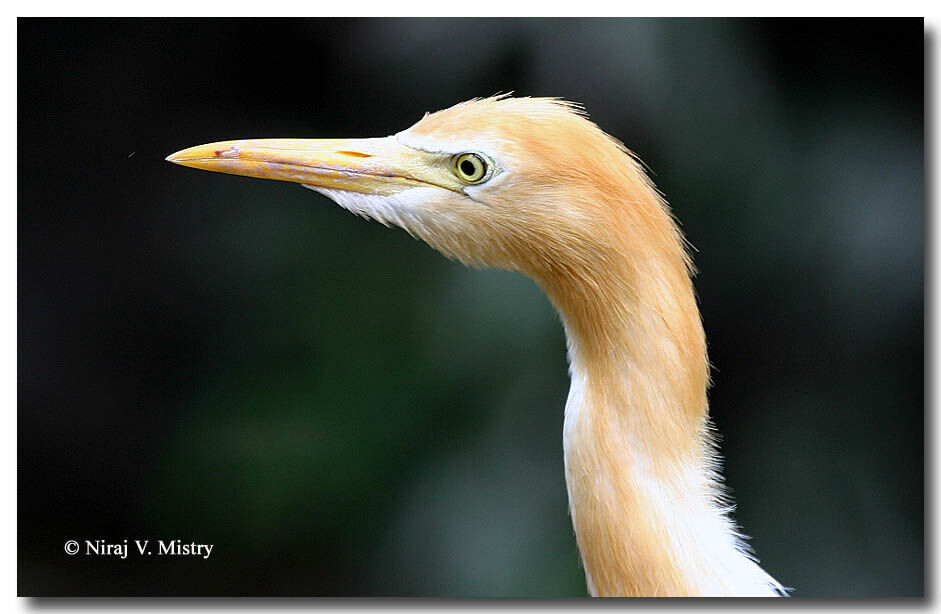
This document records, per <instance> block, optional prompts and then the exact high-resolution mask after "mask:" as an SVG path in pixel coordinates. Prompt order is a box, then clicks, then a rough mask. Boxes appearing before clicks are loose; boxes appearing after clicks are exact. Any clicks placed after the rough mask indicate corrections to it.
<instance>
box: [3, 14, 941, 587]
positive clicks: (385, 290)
mask: <svg viewBox="0 0 941 614" xmlns="http://www.w3.org/2000/svg"><path fill="white" fill-rule="evenodd" d="M924 40H925V39H924V34H923V24H922V21H921V20H920V19H918V20H909V21H834V20H819V21H801V20H782V21H750V20H748V21H744V20H525V19H520V20H440V19H416V20H360V19H355V20H287V21H285V20H230V21H216V20H211V21H200V20H166V19H160V20H127V21H123V20H122V21H102V20H20V21H19V28H18V45H19V58H18V59H19V70H18V79H19V88H18V92H19V93H18V96H19V98H18V106H19V129H18V130H19V143H18V147H19V151H18V178H19V208H18V243H19V263H18V264H19V281H18V293H19V299H18V317H19V322H18V324H19V369H18V381H19V391H18V392H19V408H18V411H19V420H18V428H19V433H18V435H19V483H18V493H19V501H18V508H19V509H18V511H19V515H18V519H19V527H18V528H19V541H18V554H19V593H20V594H21V595H204V594H206V595H439V596H442V595H443V596H471V595H482V596H517V595H520V596H563V595H584V594H585V586H584V579H583V574H582V570H581V568H580V564H579V561H578V555H577V552H576V548H575V541H574V537H573V535H572V530H571V528H570V522H569V518H568V514H567V508H566V496H565V485H564V481H563V468H562V447H561V427H562V410H563V406H564V403H565V397H566V394H567V389H568V378H567V373H566V361H565V343H564V338H563V334H562V329H561V326H560V324H559V323H558V321H557V319H556V317H555V316H554V314H553V312H552V310H551V308H550V306H549V304H548V302H547V301H546V300H545V298H544V297H543V296H542V295H541V293H540V292H539V291H538V289H537V287H536V286H535V284H533V283H532V282H530V281H529V280H528V279H526V278H524V277H521V276H518V275H513V274H509V273H505V272H499V271H474V270H468V269H465V268H462V267H461V266H459V265H457V264H454V263H451V262H449V261H447V260H445V259H444V258H443V257H441V256H440V255H438V254H437V253H435V252H433V251H432V250H431V249H430V248H428V247H426V246H425V245H423V244H421V243H418V242H416V241H414V240H412V239H411V238H410V237H409V236H408V235H406V233H404V232H402V231H398V230H390V229H386V228H384V227H382V226H380V225H378V224H375V223H369V222H366V221H364V220H361V219H359V218H356V217H354V216H352V215H350V214H349V213H347V212H345V211H343V210H341V209H340V208H339V207H337V206H335V205H333V204H332V203H331V202H329V201H328V200H327V199H326V198H324V197H322V196H319V195H317V194H315V193H313V192H310V191H308V190H304V189H301V188H300V187H298V186H295V185H290V184H287V183H277V182H266V181H259V180H253V179H246V178H241V177H231V176H225V175H218V174H212V173H205V172H197V171H193V170H190V169H185V168H180V167H175V166H173V165H170V164H168V163H166V162H164V160H163V158H164V157H165V156H166V155H168V154H169V153H171V152H173V151H176V150H178V149H182V148H184V147H188V146H191V145H196V144H200V143H204V142H210V141H216V140H223V139H233V138H253V137H274V136H282V137H332V136H344V137H365V136H384V135H388V134H392V133H394V132H397V131H399V130H402V129H404V128H406V127H408V126H409V125H410V124H411V123H413V122H414V121H416V120H418V119H419V118H420V117H421V116H422V114H423V113H424V112H425V111H433V110H437V109H440V108H444V107H447V106H450V105H452V104H454V103H456V102H459V101H461V100H464V99H467V98H471V97H474V96H486V95H490V94H493V93H495V92H498V91H509V90H513V91H515V92H516V93H517V94H518V95H536V96H561V97H565V98H568V99H571V100H575V101H578V102H581V103H584V105H585V106H586V107H587V109H588V110H589V112H590V113H591V116H592V118H593V119H594V120H595V121H596V122H597V123H598V124H599V125H600V126H601V127H602V128H604V129H605V130H606V131H608V132H610V133H611V134H613V135H615V136H616V137H618V138H619V139H621V140H623V141H624V142H625V143H626V144H627V145H628V146H629V147H631V148H632V149H634V150H635V151H636V152H637V153H638V154H639V155H640V156H641V157H642V158H643V159H644V160H645V161H646V163H647V164H648V165H649V166H650V168H651V169H652V170H653V173H654V178H655V180H656V182H657V184H658V186H659V188H660V189H661V190H662V191H663V192H664V193H665V194H666V195H667V198H668V199H669V200H670V202H671V203H672V205H673V207H674V210H675V212H676V214H677V216H678V217H679V219H680V220H681V221H682V223H683V228H684V229H685V231H686V233H687V236H688V238H689V239H690V241H691V242H692V243H693V245H695V246H696V248H697V250H698V251H697V252H696V263H697V265H698V267H699V269H700V271H701V273H700V275H699V277H698V278H697V280H696V286H697V289H698V293H699V296H700V300H701V306H702V311H703V317H704V320H705V326H706V330H707V334H708V336H709V344H710V345H709V347H710V356H711V359H712V362H713V363H714V365H715V367H716V370H715V373H714V381H715V385H714V387H713V389H712V392H711V399H712V412H713V416H714V417H715V421H716V423H717V425H718V428H719V430H720V431H721V432H722V434H723V436H724V437H723V442H722V449H723V452H724V454H725V457H726V465H727V466H726V476H727V479H728V483H729V485H730V486H731V488H732V489H733V492H734V495H735V497H736V501H737V503H738V511H737V514H736V517H737V519H738V520H739V521H740V523H741V524H742V526H743V527H744V531H745V532H746V533H747V534H749V535H751V536H752V537H753V540H752V544H753V545H754V546H755V548H756V549H757V551H758V554H759V555H760V558H761V560H762V563H763V565H764V566H765V567H766V569H767V570H768V571H769V572H770V573H772V574H773V575H774V576H775V577H777V578H778V579H779V580H780V581H781V582H782V583H783V584H785V585H787V586H792V587H794V588H795V589H796V590H795V592H794V595H795V596H883V595H920V594H921V593H922V592H923V587H924V536H925V535H924V525H923V523H924V513H923V506H924V488H923V478H924V469H923V461H924V446H923V419H924V415H923V412H924V401H923V399H924V397H923V395H924V379H923V366H924V360H923V356H924V354H923V332H924V330H923V315H924V298H923V297H924V282H923V272H924V258H923V256H924V223H925V219H924V218H925V205H924V202H925V201H924V173H923V161H924V160H923V154H924V151H923V111H924V109H923V59H924V49H925V46H924ZM177 538H178V539H182V540H184V541H186V542H189V541H197V542H203V543H212V544H215V549H214V550H213V553H212V556H211V558H210V559H208V560H202V559H195V560H180V559H171V558H168V557H149V558H148V557H143V558H141V557H138V556H135V555H134V554H133V553H132V554H131V555H129V557H128V559H127V560H120V559H117V560H113V559H108V558H94V557H86V556H81V555H80V556H75V557H69V556H67V555H66V554H65V553H64V551H63V544H64V542H65V541H66V540H68V539H77V540H79V541H83V540H85V539H107V540H115V541H120V540H123V539H128V540H133V539H151V540H156V539H177ZM132 548H133V545H132Z"/></svg>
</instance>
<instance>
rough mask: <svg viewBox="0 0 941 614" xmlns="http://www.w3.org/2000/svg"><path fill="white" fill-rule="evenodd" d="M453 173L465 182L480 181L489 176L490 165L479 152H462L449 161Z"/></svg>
mask: <svg viewBox="0 0 941 614" xmlns="http://www.w3.org/2000/svg"><path fill="white" fill-rule="evenodd" d="M451 166H452V168H453V170H454V174H455V175H457V176H458V178H459V179H460V180H461V181H465V182H467V183H481V182H483V181H485V180H486V179H488V178H489V177H490V167H489V165H488V164H487V161H486V160H485V159H484V157H483V156H481V155H480V154H475V153H470V152H468V153H462V154H458V155H456V156H454V159H453V161H452V163H451Z"/></svg>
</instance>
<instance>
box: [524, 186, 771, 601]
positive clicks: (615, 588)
mask: <svg viewBox="0 0 941 614" xmlns="http://www.w3.org/2000/svg"><path fill="white" fill-rule="evenodd" d="M642 204H643V205H644V206H646V208H647V209H646V211H642V215H643V218H644V220H645V223H647V224H652V225H653V228H655V229H656V230H657V232H658V233H659V234H657V236H656V237H649V236H648V237H637V236H624V237H623V242H621V244H620V245H617V246H612V249H611V250H610V251H609V252H608V253H596V254H595V255H594V256H595V257H594V258H583V259H582V261H583V262H592V261H594V262H598V261H600V262H604V263H605V264H604V266H603V267H596V268H587V267H582V268H578V267H576V266H566V267H563V268H560V269H557V270H555V271H553V272H552V273H551V274H545V275H542V278H541V279H540V280H539V281H540V284H541V285H542V286H543V288H544V289H545V290H546V292H547V294H548V295H549V296H550V298H551V299H552V301H553V303H554V304H555V306H556V308H557V309H558V311H559V312H560V314H561V316H562V319H563V321H564V324H565V330H566V336H567V341H568V345H569V358H570V371H571V376H572V386H571V390H570V393H569V398H568V402H567V404H566V408H565V423H564V434H563V440H564V449H565V471H566V484H567V487H568V494H569V508H570V513H571V516H572V520H573V524H574V527H575V533H576V537H577V540H578V545H579V550H580V552H581V555H582V560H583V563H584V566H585V572H586V577H587V581H588V587H589V590H590V592H591V593H592V594H593V595H600V596H691V595H767V596H771V595H774V594H775V592H774V591H773V590H772V588H771V587H772V586H774V585H775V583H774V580H773V579H771V578H770V577H769V576H768V575H767V574H766V573H765V572H764V571H763V570H761V568H760V567H758V565H757V564H755V562H754V561H752V560H751V559H750V558H749V557H748V556H747V555H745V554H744V553H743V546H742V545H741V543H740V541H739V539H738V537H737V533H736V532H735V527H734V525H733V523H732V521H731V520H730V519H729V518H728V516H727V514H726V512H727V508H726V507H723V505H722V503H721V496H720V491H719V488H718V486H717V479H719V478H718V475H717V473H716V469H715V468H716V467H717V464H718V461H717V457H716V454H715V451H714V449H713V446H712V442H711V439H710V437H709V423H708V404H707V398H706V387H707V384H708V378H709V374H708V361H707V358H706V344H705V336H704V333H703V328H702V324H701V320H700V316H699V310H698V308H697V306H696V301H695V297H694V293H693V288H692V282H691V279H690V274H689V269H688V267H687V259H686V258H687V257H686V254H685V251H684V248H683V245H682V239H681V237H680V234H679V231H678V229H677V228H676V227H675V225H674V223H673V221H672V218H671V217H670V214H669V212H668V211H667V210H666V208H665V206H664V205H663V204H662V203H661V202H660V201H659V199H658V198H657V197H656V196H655V195H653V194H651V195H650V196H649V199H648V202H646V203H642ZM634 227H635V228H637V226H636V225H634ZM632 246H644V252H643V253H639V252H635V251H633V248H632ZM593 249H597V246H595V247H594V248H593ZM563 269H564V271H563Z"/></svg>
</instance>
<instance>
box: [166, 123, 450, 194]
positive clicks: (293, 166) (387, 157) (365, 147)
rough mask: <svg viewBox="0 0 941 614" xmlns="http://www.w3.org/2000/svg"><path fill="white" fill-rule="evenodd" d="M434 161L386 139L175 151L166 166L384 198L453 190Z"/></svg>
mask: <svg viewBox="0 0 941 614" xmlns="http://www.w3.org/2000/svg"><path fill="white" fill-rule="evenodd" d="M434 157H435V154H429V153H427V152H424V151H420V150H416V149H412V148H410V147H406V146H404V145H402V144H401V143H399V142H398V141H397V140H396V139H395V138H394V137H385V138H376V139H248V140H241V141H221V142H218V143H209V144H208V145H198V146H196V147H190V148H189V149H184V150H182V151H178V152H176V153H175V154H172V155H170V156H168V157H167V160H168V161H170V162H173V163H174V164H180V165H183V166H190V167H193V168H199V169H203V170H207V171H216V172H218V173H229V174H231V175H245V176H248V177H258V178H261V179H277V180H280V181H293V182H295V183H302V184H306V185H311V186H317V187H322V188H329V189H334V190H346V191H349V192H360V193H364V194H379V195H384V196H388V195H392V194H396V193H398V192H401V191H402V190H407V189H409V188H415V187H422V186H424V187H428V186H434V187H439V188H445V189H449V190H452V189H453V188H452V187H450V186H447V185H441V183H444V182H440V181H435V180H434V179H437V178H438V177H437V175H438V174H437V173H435V172H431V173H429V170H430V169H429V166H430V167H431V169H433V168H434V167H435V165H436V164H435V163H436V162H437V160H435V159H433V158H434ZM423 175H424V177H425V178H424V179H423V178H422V176H423ZM429 178H433V179H431V180H429Z"/></svg>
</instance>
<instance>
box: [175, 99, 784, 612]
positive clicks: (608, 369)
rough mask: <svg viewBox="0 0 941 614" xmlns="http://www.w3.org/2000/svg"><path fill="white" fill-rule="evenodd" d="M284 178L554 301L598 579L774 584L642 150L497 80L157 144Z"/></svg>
mask: <svg viewBox="0 0 941 614" xmlns="http://www.w3.org/2000/svg"><path fill="white" fill-rule="evenodd" d="M167 160H169V161H170V162H174V163H176V164H181V165H184V166H190V167H194V168H198V169H204V170H210V171H217V172H221V173H230V174H235V175H247V176H250V177H259V178H266V179H278V180H282V181H292V182H296V183H299V184H301V185H303V186H304V187H307V188H310V189H312V190H314V191H316V192H319V193H321V194H323V195H324V196H326V197H328V198H330V199H332V200H333V201H335V202H336V203H337V204H339V205H340V206H342V207H344V208H346V209H348V210H349V211H351V212H353V213H356V214H358V215H361V216H364V217H366V218H369V219H373V220H376V221H379V222H381V223H383V224H385V225H387V226H389V225H392V226H398V227H401V228H403V229H405V230H406V231H407V232H409V233H410V234H411V235H413V236H414V237H416V238H418V239H421V240H423V241H425V242H426V243H428V244H429V245H431V246H432V247H433V248H435V249H436V250H438V251H440V252H441V253H443V254H444V255H445V256H448V257H450V258H454V259H456V260H458V261H460V262H462V263H464V264H466V265H471V266H487V267H498V268H502V269H507V270H510V271H517V272H520V273H523V274H525V275H528V276H529V277H531V278H532V279H533V280H535V281H536V283H538V284H539V286H540V287H541V288H542V289H543V291H544V292H545V293H546V295H547V296H548V297H549V299H550V301H551V302H552V304H553V305H554V307H555V308H556V310H557V311H558V313H559V315H560V317H561V319H562V322H563V325H564V329H565V334H566V340H567V345H568V359H569V372H570V375H571V388H570V391H569V395H568V399H567V401H566V404H565V414H564V422H563V433H562V441H563V449H564V459H565V478H566V488H567V491H568V500H569V512H570V514H571V518H572V524H573V526H574V530H575V537H576V541H577V543H578V548H579V552H580V554H581V559H582V563H583V566H584V570H585V577H586V583H587V587H588V591H589V592H590V593H591V594H592V595H595V596H645V597H655V596H778V595H783V594H785V589H783V588H782V586H781V585H780V584H779V583H778V582H777V581H775V580H774V579H773V578H772V577H771V576H770V575H769V574H768V573H766V572H765V571H764V570H763V569H762V568H761V567H760V566H759V565H758V562H757V560H756V559H755V558H754V556H753V554H752V552H751V550H750V549H749V548H748V547H747V546H746V545H745V544H744V542H743V539H744V538H743V536H742V535H741V534H740V533H739V532H738V529H737V527H736V525H735V523H734V521H733V520H732V519H731V517H730V510H731V504H730V502H729V500H728V498H727V496H726V493H725V492H724V490H723V488H722V477H721V474H720V471H719V455H718V452H717V448H716V445H715V440H714V433H713V430H712V426H711V423H710V421H709V408H708V401H707V395H706V389H707V387H708V383H709V362H708V359H707V356H706V340H705V334H704V331H703V326H702V322H701V318H700V314H699V310H698V307H697V305H696V299H695V295H694V290H693V284H692V274H693V268H692V263H691V260H690V256H689V253H688V251H687V249H686V245H685V243H684V238H683V236H682V234H681V232H680V230H679V228H678V226H677V224H676V222H675V221H674V219H673V216H672V214H671V211H670V209H669V207H668V205H667V204H666V202H665V201H664V199H663V198H662V197H661V196H660V195H659V193H658V192H657V190H656V188H655V187H654V186H653V184H652V182H651V180H650V179H649V178H648V176H647V175H646V173H645V172H644V170H643V169H642V167H641V164H640V162H639V161H638V159H637V158H636V157H635V156H634V155H633V154H632V153H631V152H630V151H629V150H628V149H627V148H625V147H624V145H622V144H621V143H620V142H619V141H617V140H616V139H614V138H613V137H611V136H609V135H608V134H606V133H605V132H603V131H602V130H601V129H600V128H599V127H598V126H597V125H595V124H594V123H592V122H591V121H590V120H589V119H588V117H587V115H586V114H585V112H584V111H583V109H582V108H581V107H580V106H579V105H576V104H573V103H570V102H567V101H564V100H561V99H557V98H519V97H509V96H495V97H491V98H485V99H474V100H470V101H467V102H463V103H460V104H457V105H455V106H453V107H451V108H448V109H445V110H443V111H438V112H436V113H432V114H428V113H426V114H425V116H424V117H423V118H422V119H421V120H420V121H418V122H417V123H416V124H414V125H413V126H412V127H410V128H408V129H407V130H404V131H403V132H399V133H397V134H395V135H392V136H388V137H384V138H367V139H249V140H235V141H222V142H218V143H211V144H208V145H200V146H197V147H191V148H189V149H185V150H183V151H179V152H177V153H175V154H173V155H171V156H169V157H168V158H167Z"/></svg>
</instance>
